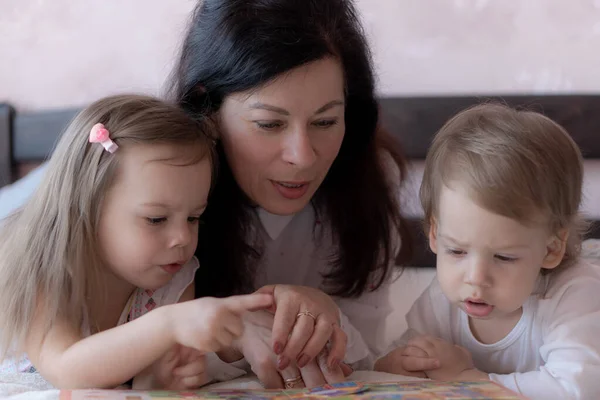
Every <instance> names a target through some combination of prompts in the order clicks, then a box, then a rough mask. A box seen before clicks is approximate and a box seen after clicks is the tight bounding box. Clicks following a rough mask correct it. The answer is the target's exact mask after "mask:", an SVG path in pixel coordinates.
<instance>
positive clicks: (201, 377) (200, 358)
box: [132, 345, 210, 390]
mask: <svg viewBox="0 0 600 400" xmlns="http://www.w3.org/2000/svg"><path fill="white" fill-rule="evenodd" d="M209 381H210V378H209V377H208V374H207V373H206V363H205V357H204V355H203V354H202V353H201V352H199V351H198V350H195V349H192V348H189V347H183V346H180V345H175V346H174V347H173V348H172V349H171V350H170V351H169V352H167V353H166V354H165V355H163V356H162V357H161V358H159V359H158V360H156V362H154V363H153V364H152V365H151V366H150V367H148V368H147V369H146V370H144V371H142V372H141V373H140V374H138V375H137V376H136V377H135V378H134V380H133V387H132V388H133V389H136V390H153V389H162V390H189V389H196V388H199V387H200V386H203V385H206V384H207V383H208V382H209Z"/></svg>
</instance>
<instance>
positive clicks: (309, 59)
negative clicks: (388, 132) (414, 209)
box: [173, 0, 410, 387]
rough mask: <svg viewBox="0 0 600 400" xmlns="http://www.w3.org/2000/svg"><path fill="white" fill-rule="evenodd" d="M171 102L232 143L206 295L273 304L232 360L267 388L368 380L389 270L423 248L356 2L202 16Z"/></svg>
mask: <svg viewBox="0 0 600 400" xmlns="http://www.w3.org/2000/svg"><path fill="white" fill-rule="evenodd" d="M173 91H174V93H173V94H174V96H175V97H176V99H177V101H178V102H179V103H180V105H181V106H182V107H183V108H184V109H186V110H187V111H188V112H190V113H192V114H198V115H199V116H202V117H205V116H207V115H208V116H209V117H213V118H214V119H215V121H216V122H217V124H218V125H219V128H220V131H221V138H220V140H219V141H218V144H217V148H218V153H219V165H218V174H219V175H218V180H217V183H216V186H215V187H214V191H213V194H212V197H211V200H210V204H209V206H208V208H207V210H206V212H205V213H204V218H203V219H204V225H203V226H202V227H201V229H200V231H201V232H200V240H199V250H198V252H197V255H198V257H199V258H200V262H201V266H202V267H201V268H200V270H199V272H198V273H197V275H196V296H198V297H200V296H228V295H232V294H236V293H248V292H251V291H253V290H256V289H259V288H260V289H259V290H260V291H264V292H270V293H273V294H274V297H275V300H276V308H275V310H273V311H274V317H273V316H272V314H268V313H266V312H257V313H253V314H252V315H250V316H249V317H248V318H247V320H246V322H247V324H246V330H245V333H244V337H243V339H242V340H241V341H240V343H239V345H238V346H236V348H235V349H231V351H228V352H223V353H220V354H219V356H220V357H221V359H223V360H225V361H227V362H232V361H235V360H238V359H241V358H242V357H245V359H246V360H247V361H248V362H249V363H250V365H251V367H252V369H253V371H255V372H256V373H257V375H258V378H259V379H260V380H261V381H262V382H263V384H264V385H265V386H267V387H282V386H283V385H284V384H285V386H287V387H299V386H303V384H306V385H307V386H315V385H318V384H322V383H325V382H326V381H329V382H331V381H336V380H340V379H342V378H343V376H341V372H340V367H339V365H341V366H343V367H345V364H344V363H342V364H340V362H342V361H343V362H345V363H348V364H350V365H353V366H355V367H356V366H358V367H361V368H364V367H365V366H366V367H368V366H369V364H368V362H369V361H372V359H373V357H374V356H376V355H377V354H378V353H379V352H381V351H382V350H383V347H385V344H384V343H383V340H382V335H383V329H384V324H385V319H386V316H387V315H389V313H390V312H391V306H390V304H389V302H388V294H389V287H388V284H389V283H388V282H387V280H388V278H389V277H390V273H391V271H390V270H391V268H392V267H393V266H394V265H396V263H398V264H401V263H402V262H404V261H407V259H408V257H409V253H410V246H409V243H408V241H409V240H408V234H407V228H406V225H405V222H404V221H403V219H402V217H401V216H400V212H399V205H398V202H397V194H398V193H397V190H398V188H399V186H400V183H401V179H402V177H403V174H404V167H405V162H404V160H403V158H402V157H401V155H400V153H399V152H398V151H397V150H396V149H395V148H394V146H393V143H392V141H390V140H389V138H386V137H384V135H383V132H382V131H381V130H379V129H378V104H377V101H376V99H375V93H374V76H373V67H372V61H371V57H370V52H369V48H368V45H367V43H366V40H365V36H364V33H363V30H362V27H361V25H360V22H359V18H358V15H357V13H356V10H355V8H354V6H353V4H352V1H351V0H204V1H202V2H201V3H200V4H199V5H198V6H197V8H196V10H195V12H194V14H193V18H192V21H191V25H190V28H189V31H188V33H187V36H186V38H185V42H184V45H183V48H182V53H181V58H180V60H179V63H178V65H177V67H176V70H175V75H174V85H173ZM400 242H401V243H402V246H400ZM328 342H329V345H327V343H328ZM318 355H319V356H318ZM344 355H345V356H344ZM317 356H318V357H317ZM315 357H316V358H315ZM315 360H316V361H315ZM317 361H318V362H317ZM325 362H326V363H327V364H326V365H325ZM344 369H346V368H344ZM302 381H304V382H302Z"/></svg>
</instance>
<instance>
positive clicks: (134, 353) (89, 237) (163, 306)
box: [0, 95, 272, 388]
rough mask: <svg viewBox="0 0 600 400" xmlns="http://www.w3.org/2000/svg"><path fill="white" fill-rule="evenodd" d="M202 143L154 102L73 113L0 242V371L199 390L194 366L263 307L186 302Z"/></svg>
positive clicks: (90, 383)
mask: <svg viewBox="0 0 600 400" xmlns="http://www.w3.org/2000/svg"><path fill="white" fill-rule="evenodd" d="M211 136H212V130H211V128H210V125H209V124H208V123H207V122H201V123H200V122H197V121H195V120H193V119H192V118H190V117H188V116H187V115H186V114H185V113H184V112H183V111H181V110H179V109H178V108H177V107H175V106H172V105H169V104H165V103H163V102H161V101H159V100H157V99H154V98H150V97H145V96H137V95H120V96H114V97H109V98H106V99H103V100H100V101H98V102H96V103H94V104H92V105H91V106H89V107H88V108H87V109H85V110H84V111H82V112H81V113H80V114H79V115H78V116H77V117H76V118H75V119H74V121H73V122H72V123H71V125H70V126H69V127H68V129H67V130H66V132H65V133H64V135H63V136H62V138H61V140H60V142H59V143H58V145H57V147H56V149H55V151H54V153H53V155H52V158H51V160H50V162H49V168H48V171H47V172H46V175H45V177H44V180H43V182H42V184H41V185H40V186H39V187H38V189H37V191H36V192H35V193H34V194H33V196H32V197H31V198H30V200H29V201H28V202H27V203H26V204H25V205H24V207H22V208H21V209H20V210H18V211H16V212H15V213H13V214H12V215H11V216H9V217H8V218H7V219H6V220H4V221H2V230H1V233H0V302H1V303H2V311H1V312H0V326H1V327H2V328H1V331H0V333H1V336H0V351H1V353H0V354H1V355H2V358H3V359H4V361H3V363H2V369H3V370H4V371H7V370H8V371H13V372H24V373H27V372H38V373H40V374H41V375H42V377H43V378H44V379H45V380H47V381H48V382H49V383H51V384H52V385H54V386H56V387H58V388H89V387H94V388H110V387H115V386H118V385H120V384H122V383H124V382H127V381H128V380H130V379H132V378H133V377H136V376H138V378H139V379H142V377H144V379H143V381H144V382H152V385H153V386H160V387H168V388H189V387H197V386H200V385H202V384H204V383H206V381H207V376H206V372H205V371H204V360H203V357H202V354H203V353H204V352H208V351H217V350H219V349H220V348H222V347H223V346H229V345H230V344H231V342H232V341H233V340H234V339H235V338H236V337H238V336H239V335H240V334H241V333H242V323H241V320H240V314H241V313H243V312H244V311H245V310H254V309H260V308H265V307H269V306H270V305H271V301H272V299H271V297H270V296H268V295H263V294H252V295H247V296H238V297H229V298H224V299H215V298H202V299H198V300H193V298H194V292H193V287H194V282H193V279H194V274H195V272H196V270H197V269H198V267H199V265H198V261H197V260H196V258H195V257H194V251H195V250H196V245H197V235H198V224H199V219H200V216H201V215H202V213H203V211H204V209H205V207H206V205H207V198H208V194H209V190H210V187H211V179H212V164H213V162H214V159H213V157H214V153H213V140H212V139H211Z"/></svg>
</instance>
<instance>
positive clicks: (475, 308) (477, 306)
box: [463, 298, 494, 318]
mask: <svg viewBox="0 0 600 400" xmlns="http://www.w3.org/2000/svg"><path fill="white" fill-rule="evenodd" d="M463 303H464V305H465V311H466V313H467V314H469V315H470V316H472V317H476V318H484V317H487V316H488V315H490V314H491V313H492V311H493V310H494V306H492V305H490V304H488V303H486V302H485V301H483V300H481V299H473V298H468V299H466V300H465V301H464V302H463Z"/></svg>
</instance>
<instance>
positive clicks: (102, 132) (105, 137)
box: [90, 124, 119, 153]
mask: <svg viewBox="0 0 600 400" xmlns="http://www.w3.org/2000/svg"><path fill="white" fill-rule="evenodd" d="M90 143H100V144H101V145H102V146H103V147H104V149H106V151H108V152H109V153H114V152H115V151H117V149H118V148H119V146H117V144H116V143H115V142H113V141H112V140H110V137H109V133H108V129H106V128H105V127H104V125H102V124H96V125H94V126H92V130H91V131H90Z"/></svg>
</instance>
